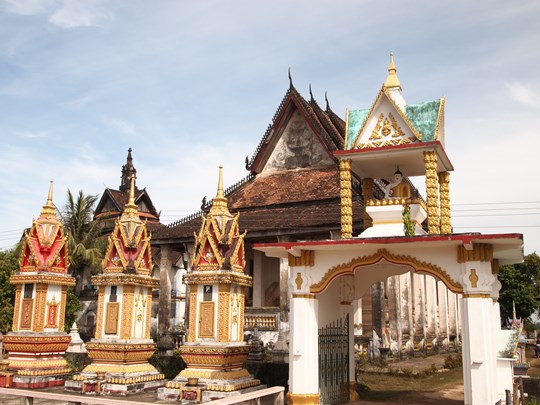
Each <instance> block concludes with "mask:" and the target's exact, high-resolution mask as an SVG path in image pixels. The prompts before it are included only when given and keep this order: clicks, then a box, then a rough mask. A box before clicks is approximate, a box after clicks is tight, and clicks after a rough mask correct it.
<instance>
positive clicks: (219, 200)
mask: <svg viewBox="0 0 540 405" xmlns="http://www.w3.org/2000/svg"><path fill="white" fill-rule="evenodd" d="M210 213H211V214H212V215H228V216H230V215H231V214H230V212H229V208H228V207H227V198H225V193H224V192H223V166H221V165H220V166H219V179H218V186H217V193H216V196H215V197H214V200H213V201H212V208H210Z"/></svg>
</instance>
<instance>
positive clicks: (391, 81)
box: [383, 52, 401, 90]
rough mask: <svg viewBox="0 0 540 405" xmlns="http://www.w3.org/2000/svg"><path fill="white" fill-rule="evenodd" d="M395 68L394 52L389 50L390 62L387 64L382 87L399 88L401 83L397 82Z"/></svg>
mask: <svg viewBox="0 0 540 405" xmlns="http://www.w3.org/2000/svg"><path fill="white" fill-rule="evenodd" d="M396 72H397V69H396V65H395V64H394V53H393V52H390V64H389V65H388V77H387V78H386V82H384V85H383V86H384V87H386V88H387V89H391V88H396V87H397V88H399V89H400V90H401V84H400V83H399V79H398V77H397V74H396Z"/></svg>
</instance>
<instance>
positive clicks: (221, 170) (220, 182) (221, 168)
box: [216, 165, 224, 198]
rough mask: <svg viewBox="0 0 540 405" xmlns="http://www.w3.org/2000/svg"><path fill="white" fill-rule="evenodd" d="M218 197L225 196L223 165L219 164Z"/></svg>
mask: <svg viewBox="0 0 540 405" xmlns="http://www.w3.org/2000/svg"><path fill="white" fill-rule="evenodd" d="M216 198H224V195H223V166H221V165H219V179H218V186H217V195H216Z"/></svg>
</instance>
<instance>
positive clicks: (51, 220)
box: [19, 182, 68, 274]
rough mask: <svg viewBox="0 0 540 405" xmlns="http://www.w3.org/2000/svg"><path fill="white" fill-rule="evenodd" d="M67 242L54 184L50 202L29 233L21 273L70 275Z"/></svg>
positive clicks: (21, 260)
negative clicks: (53, 197) (57, 210)
mask: <svg viewBox="0 0 540 405" xmlns="http://www.w3.org/2000/svg"><path fill="white" fill-rule="evenodd" d="M66 241H67V239H66V237H65V236H64V231H63V230H62V224H61V223H60V221H59V220H58V218H57V217H56V209H55V207H54V205H53V202H52V182H51V186H50V188H49V196H48V198H47V202H46V203H45V205H44V206H43V209H42V210H41V214H40V215H39V218H38V219H37V220H35V221H34V223H33V224H32V228H30V231H27V232H25V234H24V239H23V245H22V249H21V256H20V258H19V271H20V272H21V273H27V272H37V273H40V272H47V273H58V274H67V267H68V262H67V257H68V256H67V242H66Z"/></svg>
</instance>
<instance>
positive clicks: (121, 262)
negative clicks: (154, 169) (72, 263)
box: [92, 177, 152, 283]
mask: <svg viewBox="0 0 540 405" xmlns="http://www.w3.org/2000/svg"><path fill="white" fill-rule="evenodd" d="M134 181H135V178H134V177H132V178H131V188H130V192H129V200H128V203H127V204H126V207H125V209H124V212H123V213H122V216H121V217H120V218H119V219H117V220H116V224H115V227H114V230H113V232H112V235H111V236H110V237H109V245H108V246H107V252H106V253H105V258H104V259H103V265H102V266H103V272H104V273H105V274H111V273H128V274H130V275H142V276H149V275H150V274H151V269H152V252H151V250H150V235H149V234H148V232H147V230H146V222H145V221H143V220H142V219H140V217H139V213H138V210H137V204H135V188H134ZM96 280H98V279H96ZM92 282H93V283H94V279H92Z"/></svg>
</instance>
